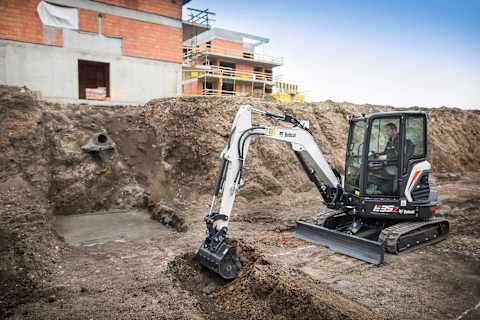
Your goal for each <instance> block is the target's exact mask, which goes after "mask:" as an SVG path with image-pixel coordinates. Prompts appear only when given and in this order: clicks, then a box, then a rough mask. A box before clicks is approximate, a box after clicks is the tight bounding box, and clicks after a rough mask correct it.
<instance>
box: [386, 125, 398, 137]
mask: <svg viewBox="0 0 480 320" xmlns="http://www.w3.org/2000/svg"><path fill="white" fill-rule="evenodd" d="M383 129H384V130H385V133H386V134H387V136H388V138H389V139H393V138H394V137H395V136H396V135H397V126H396V125H395V123H392V122H389V123H387V124H386V125H384V126H383Z"/></svg>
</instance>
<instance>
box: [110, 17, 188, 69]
mask: <svg viewBox="0 0 480 320" xmlns="http://www.w3.org/2000/svg"><path fill="white" fill-rule="evenodd" d="M103 33H104V34H105V35H108V36H114V37H120V38H122V50H123V54H124V55H126V56H132V57H141V58H148V59H158V60H164V61H170V62H176V63H182V55H183V51H182V29H181V28H176V27H171V26H166V25H161V24H153V23H147V22H143V21H138V20H131V19H127V18H121V17H117V16H111V15H105V16H104V18H103Z"/></svg>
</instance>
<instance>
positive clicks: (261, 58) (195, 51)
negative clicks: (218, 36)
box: [184, 45, 283, 68]
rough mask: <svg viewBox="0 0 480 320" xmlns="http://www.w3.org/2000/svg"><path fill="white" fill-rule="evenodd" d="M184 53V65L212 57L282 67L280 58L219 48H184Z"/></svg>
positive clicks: (206, 46) (203, 46) (202, 46)
mask: <svg viewBox="0 0 480 320" xmlns="http://www.w3.org/2000/svg"><path fill="white" fill-rule="evenodd" d="M184 52H185V54H184V64H189V62H190V61H193V60H195V59H198V58H202V57H212V58H219V59H224V60H228V61H232V62H236V63H242V62H243V63H245V62H248V63H253V64H255V65H262V66H265V67H272V68H273V67H278V66H281V65H283V58H282V57H273V56H269V55H265V54H259V53H254V52H245V51H240V50H234V49H231V48H223V47H219V46H208V45H201V46H198V47H184Z"/></svg>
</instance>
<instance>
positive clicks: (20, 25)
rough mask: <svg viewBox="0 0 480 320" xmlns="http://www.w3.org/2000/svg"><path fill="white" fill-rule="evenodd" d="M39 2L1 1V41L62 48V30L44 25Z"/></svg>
mask: <svg viewBox="0 0 480 320" xmlns="http://www.w3.org/2000/svg"><path fill="white" fill-rule="evenodd" d="M39 2H40V0H23V1H17V0H0V39H7V40H16V41H23V42H31V43H38V44H46V45H54V46H62V45H63V34H62V30H61V29H58V28H53V27H48V26H44V25H43V24H42V21H41V20H40V17H39V16H38V14H37V5H38V3H39Z"/></svg>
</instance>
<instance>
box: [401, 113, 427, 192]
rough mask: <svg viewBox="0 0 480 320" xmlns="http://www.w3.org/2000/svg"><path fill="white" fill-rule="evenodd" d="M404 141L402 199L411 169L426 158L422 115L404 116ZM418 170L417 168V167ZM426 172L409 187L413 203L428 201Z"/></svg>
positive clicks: (421, 173)
mask: <svg viewBox="0 0 480 320" xmlns="http://www.w3.org/2000/svg"><path fill="white" fill-rule="evenodd" d="M404 119H405V126H404V130H405V133H404V134H403V136H404V137H405V141H404V142H403V157H404V160H403V170H402V179H401V180H402V186H401V189H402V198H404V193H405V191H404V190H405V188H407V187H408V186H407V184H408V181H409V178H410V176H411V175H414V174H415V173H412V171H413V169H414V168H415V167H416V166H417V165H420V166H422V164H423V163H424V162H426V157H427V117H426V115H425V114H423V113H412V114H405V115H404ZM417 168H418V166H417ZM428 174H429V172H428V171H422V172H420V174H419V175H418V177H416V179H415V184H414V185H411V186H410V189H411V196H412V198H413V200H414V201H424V200H428V199H429V195H430V186H429V182H428Z"/></svg>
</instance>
